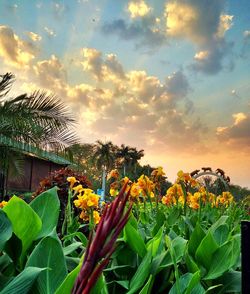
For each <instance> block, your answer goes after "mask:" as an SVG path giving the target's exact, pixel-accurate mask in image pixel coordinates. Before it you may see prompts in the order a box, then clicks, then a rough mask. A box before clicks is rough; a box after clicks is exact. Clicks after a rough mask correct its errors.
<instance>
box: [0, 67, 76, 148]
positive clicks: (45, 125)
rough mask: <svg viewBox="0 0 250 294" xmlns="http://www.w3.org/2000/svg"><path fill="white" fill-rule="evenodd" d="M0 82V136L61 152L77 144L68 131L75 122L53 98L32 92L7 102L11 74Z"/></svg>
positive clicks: (62, 105) (57, 100)
mask: <svg viewBox="0 0 250 294" xmlns="http://www.w3.org/2000/svg"><path fill="white" fill-rule="evenodd" d="M1 78H2V80H1V81H0V135H1V136H6V137H8V138H11V139H15V140H18V141H21V142H25V143H29V144H32V145H35V146H37V147H43V148H44V147H47V148H56V149H63V148H64V147H65V146H67V145H71V144H72V143H74V142H76V137H75V135H74V134H73V133H72V131H70V130H69V125H72V124H73V123H74V122H75V119H74V118H73V117H72V116H71V115H70V114H69V112H68V110H67V108H66V107H65V105H64V104H63V103H62V102H61V101H60V100H59V99H58V98H57V97H56V96H54V95H51V94H47V93H46V92H42V91H35V92H34V93H33V94H31V95H27V94H22V95H20V96H18V97H15V98H9V99H8V98H7V97H6V96H7V94H8V93H9V90H10V87H11V85H12V83H13V81H14V76H13V75H12V74H9V73H7V74H5V75H3V76H1Z"/></svg>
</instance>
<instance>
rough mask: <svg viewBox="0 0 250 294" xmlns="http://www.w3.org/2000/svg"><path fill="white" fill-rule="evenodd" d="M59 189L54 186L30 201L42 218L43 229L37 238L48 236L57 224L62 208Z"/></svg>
mask: <svg viewBox="0 0 250 294" xmlns="http://www.w3.org/2000/svg"><path fill="white" fill-rule="evenodd" d="M57 190H58V188H57V187H53V188H51V189H49V190H47V191H45V192H43V193H42V194H40V195H39V196H37V197H36V198H35V199H34V200H33V201H32V202H31V203H30V206H31V207H32V208H33V210H34V211H35V212H36V213H37V214H38V216H39V217H40V219H41V220H42V229H41V231H40V233H39V235H38V237H37V238H42V237H44V236H47V235H48V234H49V233H50V232H51V231H52V230H53V229H54V228H55V227H56V226H57V221H58V216H59V209H60V201H59V199H58V196H57Z"/></svg>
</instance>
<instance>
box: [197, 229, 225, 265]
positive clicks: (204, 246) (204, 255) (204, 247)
mask: <svg viewBox="0 0 250 294" xmlns="http://www.w3.org/2000/svg"><path fill="white" fill-rule="evenodd" d="M218 247H219V246H218V245H217V243H216V241H215V239H214V237H213V235H212V234H211V232H210V230H209V231H208V233H207V235H206V236H205V237H204V238H203V240H202V241H201V243H200V245H199V247H198V248H197V250H196V253H195V258H196V260H197V261H198V262H199V263H200V264H201V265H203V266H204V267H205V268H206V269H207V271H208V270H209V269H210V265H211V262H212V256H213V253H214V252H215V251H216V250H217V249H218Z"/></svg>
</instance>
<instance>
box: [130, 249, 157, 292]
mask: <svg viewBox="0 0 250 294" xmlns="http://www.w3.org/2000/svg"><path fill="white" fill-rule="evenodd" d="M151 260H152V257H151V254H150V252H148V253H147V254H146V255H145V257H144V258H143V260H142V262H141V263H140V265H139V267H138V268H137V271H136V272H135V274H134V276H133V277H132V279H131V281H130V285H129V291H128V292H127V294H132V293H136V292H137V290H139V289H140V288H141V287H142V286H143V285H144V283H145V281H146V279H147V277H148V276H149V273H150V268H151Z"/></svg>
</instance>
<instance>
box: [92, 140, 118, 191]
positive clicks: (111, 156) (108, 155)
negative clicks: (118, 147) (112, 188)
mask: <svg viewBox="0 0 250 294" xmlns="http://www.w3.org/2000/svg"><path fill="white" fill-rule="evenodd" d="M114 152H115V146H114V145H113V143H112V142H111V141H109V142H105V143H104V142H102V141H100V140H98V141H97V142H96V144H95V146H94V153H93V157H92V158H93V161H94V162H95V163H96V166H97V168H99V169H102V189H103V191H104V194H105V188H106V187H105V186H106V176H107V172H108V170H111V169H112V168H113V167H114V163H115V153H114Z"/></svg>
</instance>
